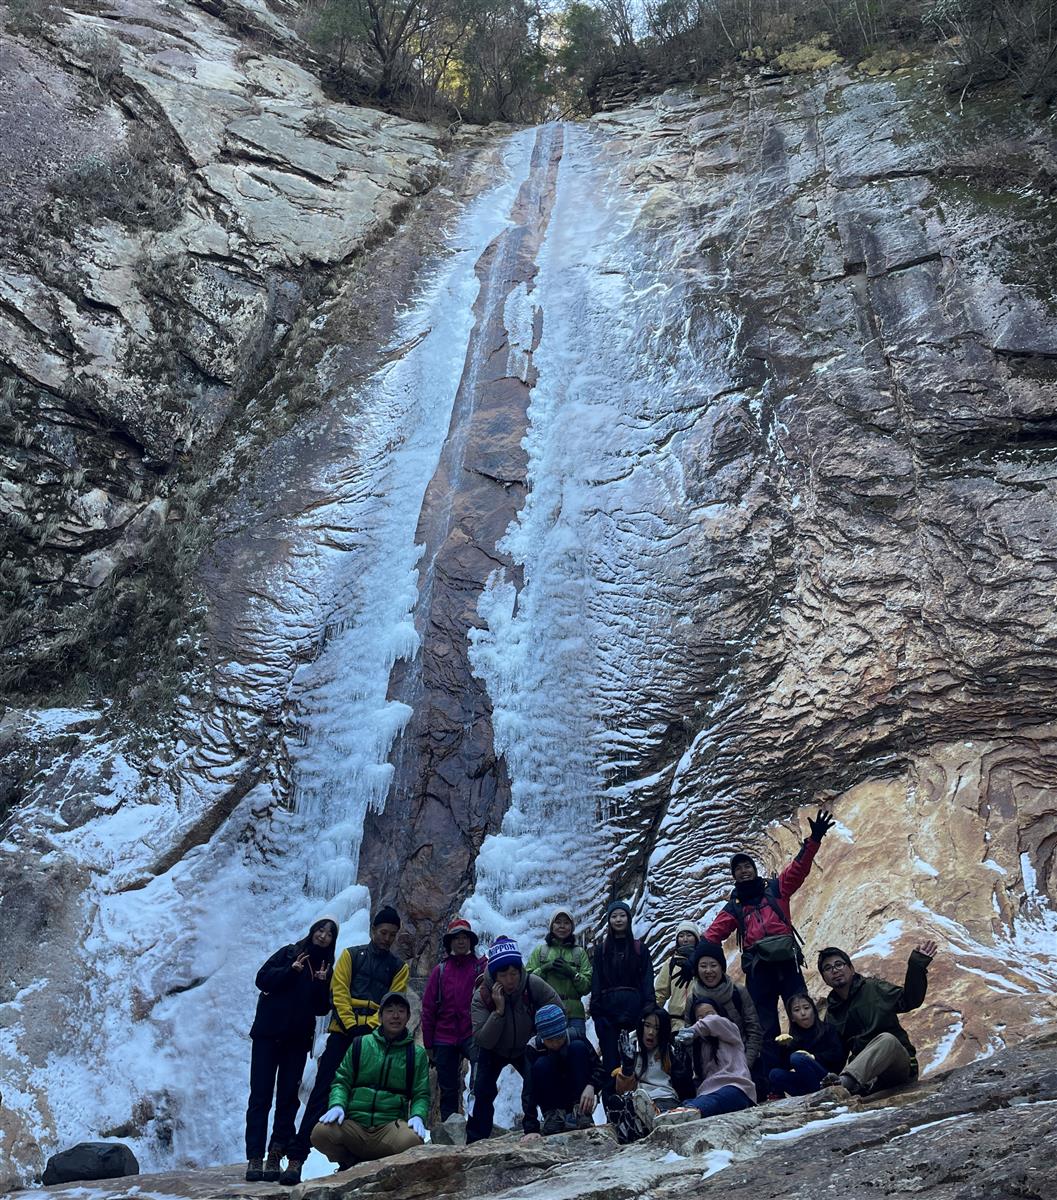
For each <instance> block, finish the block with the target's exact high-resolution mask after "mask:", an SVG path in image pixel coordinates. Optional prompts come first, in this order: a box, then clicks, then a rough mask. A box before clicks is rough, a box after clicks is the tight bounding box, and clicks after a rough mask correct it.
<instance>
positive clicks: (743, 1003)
mask: <svg viewBox="0 0 1057 1200" xmlns="http://www.w3.org/2000/svg"><path fill="white" fill-rule="evenodd" d="M690 972H691V979H690V990H689V999H688V1000H687V1002H686V1023H687V1024H688V1025H689V1024H690V1023H691V1022H692V1021H693V1019H694V1017H693V1009H694V1006H695V1005H697V1004H700V1003H702V1002H704V1003H707V1004H711V1005H712V1007H713V1008H714V1009H715V1010H716V1012H718V1013H719V1015H720V1016H721V1017H725V1018H726V1019H727V1020H728V1021H731V1022H733V1024H734V1025H735V1026H736V1028H737V1030H738V1032H739V1033H740V1034H741V1040H742V1043H743V1045H744V1047H745V1061H746V1063H747V1065H748V1068H749V1072H750V1074H752V1075H753V1076H754V1077H755V1078H756V1082H757V1084H759V1085H760V1095H761V1096H766V1094H767V1079H766V1076H764V1075H763V1074H762V1071H763V1062H762V1059H761V1053H762V1050H763V1030H762V1028H761V1027H760V1018H759V1017H758V1016H757V1014H756V1006H755V1005H754V1004H753V1002H752V996H750V995H749V992H748V989H747V988H744V987H742V986H741V984H740V983H735V982H734V981H733V980H732V979H731V978H730V977H729V976H728V975H727V959H726V956H725V955H724V953H723V951H722V950H721V949H720V948H719V946H717V945H715V944H714V943H713V942H702V943H701V944H700V945H699V946H698V947H697V949H696V950H695V951H694V956H693V958H692V959H691V960H690ZM680 977H681V978H685V977H686V975H685V970H683V971H681V972H680Z"/></svg>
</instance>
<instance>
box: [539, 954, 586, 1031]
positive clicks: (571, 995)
mask: <svg viewBox="0 0 1057 1200" xmlns="http://www.w3.org/2000/svg"><path fill="white" fill-rule="evenodd" d="M558 963H562V966H558ZM525 970H526V971H528V973H529V974H530V975H538V976H539V977H540V979H542V980H543V982H544V983H549V984H550V985H551V987H552V988H554V990H555V991H556V992H557V993H558V995H559V996H560V997H561V1000H562V1008H564V1009H565V1015H566V1016H567V1017H577V1018H579V1019H580V1020H581V1021H582V1020H583V1019H584V1017H585V1015H586V1014H585V1013H584V1002H583V1001H582V1000H581V999H580V997H581V996H585V995H586V994H587V993H588V992H589V991H590V990H591V959H590V957H589V956H588V953H587V951H586V950H585V949H584V948H583V946H548V945H547V944H546V943H544V944H543V945H542V946H537V947H536V949H535V950H533V951H532V953H531V954H530V955H529V960H528V962H527V963H526V964H525Z"/></svg>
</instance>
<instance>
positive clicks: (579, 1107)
mask: <svg viewBox="0 0 1057 1200" xmlns="http://www.w3.org/2000/svg"><path fill="white" fill-rule="evenodd" d="M535 1026H536V1034H535V1036H534V1037H532V1038H530V1039H529V1043H528V1045H527V1046H526V1047H525V1061H526V1064H527V1066H528V1072H529V1081H530V1082H529V1088H528V1092H527V1094H526V1096H523V1100H525V1101H526V1104H525V1114H524V1118H525V1119H524V1129H525V1136H524V1138H523V1139H522V1140H523V1141H533V1140H534V1139H535V1138H537V1137H539V1136H540V1135H541V1134H542V1136H544V1137H547V1136H548V1135H550V1134H552V1133H565V1132H566V1131H567V1130H569V1129H590V1128H591V1126H592V1125H593V1124H594V1116H593V1113H594V1111H595V1105H596V1104H597V1097H598V1094H599V1092H600V1091H601V1090H602V1084H603V1082H604V1079H605V1076H604V1073H603V1070H602V1063H601V1060H600V1059H599V1057H598V1055H597V1053H596V1052H595V1048H594V1046H592V1045H591V1043H590V1042H588V1041H586V1040H585V1039H583V1038H570V1036H569V1021H568V1018H567V1017H566V1015H565V1013H564V1012H563V1011H562V1009H561V1008H559V1007H558V1005H557V1004H545V1005H544V1006H543V1007H542V1008H538V1009H537V1010H536V1017H535ZM530 1108H531V1110H532V1111H531V1112H529V1111H528V1110H529V1109H530ZM537 1109H538V1110H539V1111H540V1112H541V1113H542V1114H543V1122H542V1125H541V1124H540V1122H539V1119H538V1117H537V1115H536V1112H537Z"/></svg>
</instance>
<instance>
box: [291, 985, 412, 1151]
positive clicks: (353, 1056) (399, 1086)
mask: <svg viewBox="0 0 1057 1200" xmlns="http://www.w3.org/2000/svg"><path fill="white" fill-rule="evenodd" d="M410 1018H411V1006H410V1004H409V1003H408V1001H407V997H406V996H405V995H403V993H401V992H388V993H387V994H386V995H385V996H383V997H382V1002H381V1008H380V1010H379V1024H378V1028H377V1029H375V1030H374V1032H373V1033H369V1034H367V1035H366V1036H365V1037H360V1038H357V1039H356V1040H355V1041H354V1042H353V1043H352V1045H351V1046H350V1047H349V1050H348V1052H347V1053H346V1055H345V1057H344V1058H343V1059H342V1060H341V1066H339V1067H338V1070H337V1074H336V1075H335V1076H334V1082H333V1084H332V1085H331V1088H330V1108H329V1109H328V1111H327V1112H325V1113H324V1114H323V1116H322V1117H321V1118H320V1121H319V1124H318V1125H316V1126H315V1128H314V1129H313V1130H312V1145H313V1146H315V1148H316V1149H317V1150H318V1151H319V1152H320V1153H321V1154H324V1155H325V1156H326V1157H327V1158H329V1159H330V1161H331V1162H333V1163H337V1164H338V1168H339V1170H342V1171H344V1170H345V1169H346V1168H348V1167H351V1166H354V1165H355V1164H356V1163H358V1162H365V1161H367V1160H368V1159H375V1158H388V1157H389V1155H391V1154H399V1153H400V1152H401V1151H403V1150H410V1149H411V1148H412V1147H414V1146H421V1145H422V1143H423V1142H424V1141H425V1140H426V1124H425V1122H426V1118H427V1117H428V1116H429V1062H428V1061H427V1059H426V1052H425V1050H423V1049H422V1047H421V1046H416V1045H415V1042H414V1039H413V1038H412V1037H411V1034H410V1033H409V1032H408V1029H407V1023H408V1021H409V1020H410Z"/></svg>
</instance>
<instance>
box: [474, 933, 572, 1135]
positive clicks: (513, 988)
mask: <svg viewBox="0 0 1057 1200" xmlns="http://www.w3.org/2000/svg"><path fill="white" fill-rule="evenodd" d="M477 983H478V986H477V989H476V991H475V992H474V994H473V1002H472V1004H471V1005H470V1017H471V1021H472V1023H473V1037H474V1041H475V1042H476V1043H477V1078H476V1080H475V1081H474V1089H473V1112H472V1113H471V1114H470V1119H469V1120H468V1121H467V1122H466V1143H467V1145H469V1144H470V1143H471V1142H478V1141H480V1140H481V1138H486V1137H491V1136H492V1118H493V1116H494V1115H495V1098H496V1093H497V1091H498V1089H499V1076H500V1075H501V1074H502V1073H503V1071H504V1070H505V1069H506V1068H507V1067H513V1068H514V1070H515V1071H517V1073H518V1074H519V1075H520V1076H521V1078H522V1080H523V1086H522V1088H521V1108H522V1112H523V1113H524V1114H525V1121H526V1126H525V1132H526V1133H533V1132H535V1130H534V1129H533V1128H532V1125H533V1122H534V1120H535V1118H534V1117H530V1114H531V1113H533V1112H534V1109H535V1106H534V1104H533V1103H532V1094H531V1087H530V1082H529V1072H528V1064H527V1063H526V1060H525V1047H526V1046H527V1045H528V1043H529V1039H530V1038H531V1037H532V1035H533V1034H534V1033H535V1021H536V1013H537V1012H538V1011H539V1010H540V1009H541V1008H543V1007H544V1006H545V1005H548V1004H555V1005H557V1006H558V1008H561V1000H560V998H559V996H558V993H557V992H556V991H555V990H554V989H553V988H552V987H551V986H550V984H549V983H544V982H543V980H542V979H540V977H539V976H538V975H529V974H528V972H527V971H526V970H525V965H524V962H523V961H522V958H521V951H520V950H519V949H518V945H517V942H515V941H514V939H513V938H511V937H505V936H502V937H498V938H496V940H495V941H494V942H493V943H492V945H491V946H490V947H489V948H488V969H487V970H486V971H485V973H484V976H483V977H482V978H481V979H479V980H478V981H477Z"/></svg>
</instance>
